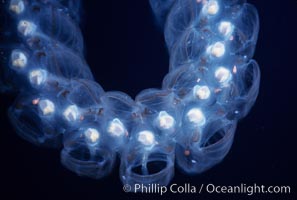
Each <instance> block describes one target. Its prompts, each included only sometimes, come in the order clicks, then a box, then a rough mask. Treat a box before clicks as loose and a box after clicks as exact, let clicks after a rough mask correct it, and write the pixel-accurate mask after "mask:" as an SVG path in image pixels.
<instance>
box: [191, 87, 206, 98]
mask: <svg viewBox="0 0 297 200" xmlns="http://www.w3.org/2000/svg"><path fill="white" fill-rule="evenodd" d="M193 91H194V96H195V97H197V98H198V99H202V100H205V99H208V98H209V96H210V90H209V87H208V86H206V85H204V86H200V85H196V86H195V87H194V90H193Z"/></svg>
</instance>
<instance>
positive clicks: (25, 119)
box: [1, 0, 260, 191]
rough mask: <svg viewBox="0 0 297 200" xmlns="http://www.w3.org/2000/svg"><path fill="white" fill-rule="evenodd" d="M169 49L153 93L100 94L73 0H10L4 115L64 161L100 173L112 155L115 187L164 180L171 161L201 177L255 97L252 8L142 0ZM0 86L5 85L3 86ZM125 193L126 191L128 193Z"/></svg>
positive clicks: (228, 0) (236, 3) (219, 1)
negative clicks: (12, 96) (11, 37)
mask: <svg viewBox="0 0 297 200" xmlns="http://www.w3.org/2000/svg"><path fill="white" fill-rule="evenodd" d="M149 2H150V5H151V7H152V11H153V13H154V15H155V17H156V20H157V22H158V25H159V27H160V28H161V29H162V30H164V35H165V42H166V45H167V49H168V52H169V55H170V66H169V73H168V74H167V75H166V76H165V78H164V80H163V84H162V87H161V89H146V90H143V91H142V92H140V93H139V94H138V95H137V96H136V98H135V100H133V99H132V98H131V97H129V96H128V95H127V94H125V93H122V92H117V91H109V92H105V91H104V90H103V89H102V87H101V86H100V85H99V84H97V83H96V82H95V81H94V80H93V75H92V73H91V70H90V69H89V67H88V65H87V64H86V61H85V58H84V54H83V53H84V51H83V47H84V44H83V38H82V34H81V31H80V29H79V26H78V23H79V11H80V1H78V0H77V1H75V0H63V1H62V0H38V1H37V0H36V1H35V0H26V1H25V0H11V1H10V2H8V7H7V8H8V11H9V12H10V14H11V15H12V16H13V18H14V20H15V31H16V33H17V36H18V37H19V38H20V44H19V46H16V47H15V48H14V49H13V50H12V51H11V52H10V56H9V62H8V63H7V66H6V68H5V69H4V70H3V71H5V72H6V73H5V76H3V77H5V79H3V80H1V84H2V82H3V84H5V86H4V87H3V88H5V90H7V88H13V89H15V90H17V91H18V92H19V96H18V98H17V99H16V101H15V103H14V104H13V105H12V106H11V107H10V109H9V117H10V121H11V123H12V124H13V126H14V127H15V129H16V132H17V133H18V134H19V135H20V136H21V137H22V138H24V139H25V140H27V141H29V142H31V143H33V144H36V145H41V146H47V147H61V148H62V151H61V161H62V163H63V165H64V166H65V167H67V168H68V169H69V170H71V171H73V172H75V173H76V174H78V175H81V176H87V177H91V178H96V179H98V178H102V177H104V176H106V175H108V174H109V173H111V171H112V169H113V168H114V163H115V161H116V157H117V156H119V157H120V178H121V180H122V182H123V183H124V184H129V185H131V187H132V188H134V187H135V184H139V183H140V184H144V185H148V184H152V183H157V184H160V185H167V184H168V183H169V182H170V181H171V179H172V177H173V175H174V169H175V164H176V165H177V166H178V167H179V168H180V169H181V170H182V171H184V172H186V173H189V174H197V173H202V172H204V171H205V170H207V169H209V168H211V167H212V166H214V165H215V164H217V163H219V162H220V161H222V159H223V158H224V157H225V156H226V154H227V153H228V151H229V150H230V148H231V146H232V143H233V138H234V134H235V130H236V126H237V122H238V120H239V119H241V118H243V117H245V116H246V115H247V114H248V112H249V111H250V109H251V107H252V106H253V104H254V102H255V101H256V98H257V95H258V92H259V84H260V70H259V66H258V64H257V62H256V61H254V60H252V59H251V58H252V57H253V54H254V51H255V46H256V42H257V36H258V31H259V19H258V14H257V10H256V9H255V8H254V7H253V6H252V5H250V4H248V3H246V1H245V0H150V1H149ZM3 90H4V89H3ZM131 191H134V190H133V189H132V190H131Z"/></svg>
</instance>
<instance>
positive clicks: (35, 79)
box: [29, 69, 47, 86]
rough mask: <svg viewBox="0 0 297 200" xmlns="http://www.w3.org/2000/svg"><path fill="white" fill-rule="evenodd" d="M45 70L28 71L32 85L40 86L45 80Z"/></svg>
mask: <svg viewBox="0 0 297 200" xmlns="http://www.w3.org/2000/svg"><path fill="white" fill-rule="evenodd" d="M46 77H47V72H46V71H45V70H43V69H36V70H32V71H31V72H30V73H29V80H30V83H31V84H32V85H36V86H40V85H41V84H43V83H44V82H45V80H46Z"/></svg>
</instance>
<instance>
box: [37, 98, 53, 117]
mask: <svg viewBox="0 0 297 200" xmlns="http://www.w3.org/2000/svg"><path fill="white" fill-rule="evenodd" d="M38 106H39V109H40V110H41V112H42V114H43V115H50V114H52V113H54V112H55V105H54V103H53V102H52V101H50V100H48V99H45V100H40V101H39V103H38Z"/></svg>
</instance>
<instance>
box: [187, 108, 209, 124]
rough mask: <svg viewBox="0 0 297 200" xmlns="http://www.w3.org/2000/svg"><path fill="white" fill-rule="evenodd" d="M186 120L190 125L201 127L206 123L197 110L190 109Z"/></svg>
mask: <svg viewBox="0 0 297 200" xmlns="http://www.w3.org/2000/svg"><path fill="white" fill-rule="evenodd" d="M187 118H188V120H189V121H190V122H191V123H193V124H195V125H197V126H203V125H204V124H205V122H206V119H205V116H204V114H203V112H202V111H201V110H200V109H199V108H192V109H191V110H189V111H188V113H187Z"/></svg>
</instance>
